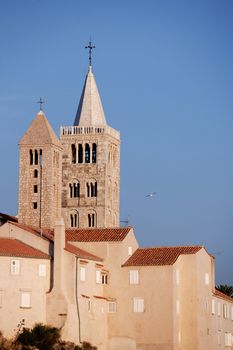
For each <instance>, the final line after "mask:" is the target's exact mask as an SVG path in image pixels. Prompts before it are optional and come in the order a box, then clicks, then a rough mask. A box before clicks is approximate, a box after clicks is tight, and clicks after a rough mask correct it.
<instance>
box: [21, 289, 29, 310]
mask: <svg viewBox="0 0 233 350" xmlns="http://www.w3.org/2000/svg"><path fill="white" fill-rule="evenodd" d="M20 307H22V308H30V307H31V293H30V292H21V298H20Z"/></svg>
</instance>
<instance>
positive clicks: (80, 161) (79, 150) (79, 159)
mask: <svg viewBox="0 0 233 350" xmlns="http://www.w3.org/2000/svg"><path fill="white" fill-rule="evenodd" d="M78 163H83V145H81V144H79V145H78Z"/></svg>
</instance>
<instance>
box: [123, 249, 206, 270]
mask: <svg viewBox="0 0 233 350" xmlns="http://www.w3.org/2000/svg"><path fill="white" fill-rule="evenodd" d="M201 248H203V247H202V246H186V247H157V248H138V249H137V250H136V251H135V252H134V254H133V255H132V256H131V257H130V258H129V259H128V260H127V261H126V262H125V263H124V264H123V265H122V266H123V267H124V266H160V265H173V264H174V263H175V262H176V260H177V259H178V257H179V256H180V255H182V254H195V253H197V252H198V251H199V250H200V249H201Z"/></svg>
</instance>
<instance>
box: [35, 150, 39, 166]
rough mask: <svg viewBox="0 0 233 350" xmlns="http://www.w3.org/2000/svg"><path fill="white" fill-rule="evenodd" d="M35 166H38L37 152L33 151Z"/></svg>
mask: <svg viewBox="0 0 233 350" xmlns="http://www.w3.org/2000/svg"><path fill="white" fill-rule="evenodd" d="M35 165H38V151H37V149H35Z"/></svg>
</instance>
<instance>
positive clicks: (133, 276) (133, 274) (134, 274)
mask: <svg viewBox="0 0 233 350" xmlns="http://www.w3.org/2000/svg"><path fill="white" fill-rule="evenodd" d="M129 284H130V285H135V284H139V271H138V270H129Z"/></svg>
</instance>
